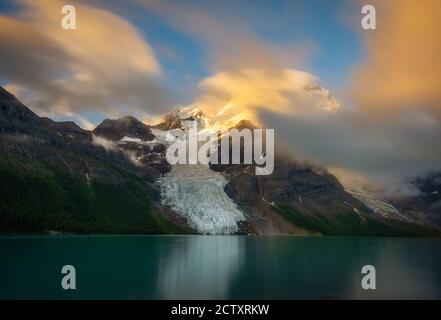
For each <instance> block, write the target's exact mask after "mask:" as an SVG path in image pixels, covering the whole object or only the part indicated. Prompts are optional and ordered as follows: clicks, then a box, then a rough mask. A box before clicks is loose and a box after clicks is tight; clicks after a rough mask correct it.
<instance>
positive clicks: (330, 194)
mask: <svg viewBox="0 0 441 320" xmlns="http://www.w3.org/2000/svg"><path fill="white" fill-rule="evenodd" d="M233 128H236V129H240V130H241V129H244V128H248V129H251V130H254V129H256V126H255V125H254V124H253V123H251V122H250V121H247V120H243V121H240V122H239V123H238V124H237V125H235V126H234V127H233ZM230 147H231V146H230ZM219 149H220V150H221V146H220V145H219ZM241 151H242V152H243V150H241ZM230 154H231V150H230ZM241 158H243V156H241ZM274 162H275V166H274V171H273V173H272V174H271V175H260V176H258V175H255V164H251V165H245V164H243V165H224V164H211V165H210V167H211V168H212V170H215V171H218V172H222V174H223V176H225V177H226V179H227V181H228V184H227V186H226V188H225V191H226V192H227V194H228V195H229V196H230V197H231V198H232V199H234V201H235V202H236V203H237V204H238V205H239V207H240V208H241V209H242V210H243V211H244V212H245V213H246V214H247V217H248V220H249V221H250V223H251V224H252V225H253V227H254V228H255V229H256V230H257V232H258V233H263V234H274V233H295V234H322V235H367V236H391V235H394V236H420V235H436V234H439V231H436V230H432V228H430V227H427V226H424V225H420V224H415V223H411V222H409V221H403V220H401V219H396V218H395V217H394V218H393V219H387V218H384V217H382V216H381V215H377V214H376V213H375V212H374V211H373V210H372V209H370V208H369V207H367V206H366V205H365V204H364V203H363V202H361V201H359V200H358V199H357V198H355V197H354V196H352V195H351V194H349V193H348V192H346V191H345V189H344V188H343V186H342V185H341V184H340V183H339V181H338V180H337V178H335V177H334V176H333V175H331V174H330V173H329V172H327V170H325V169H324V168H317V167H316V166H312V165H310V164H308V163H304V162H303V163H300V162H297V161H296V160H295V159H292V158H291V157H289V156H288V155H286V154H285V153H283V152H280V151H279V152H276V154H275V160H274Z"/></svg>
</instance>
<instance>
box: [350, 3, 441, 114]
mask: <svg viewBox="0 0 441 320" xmlns="http://www.w3.org/2000/svg"><path fill="white" fill-rule="evenodd" d="M369 4H373V5H374V6H375V7H376V12H377V29H376V30H374V31H368V32H366V31H363V32H361V36H362V37H363V39H364V41H365V46H366V50H367V58H366V60H365V61H364V63H363V64H362V65H360V66H359V67H358V68H357V70H356V71H355V73H354V75H353V79H352V80H353V84H354V85H353V86H352V88H351V89H352V92H351V95H352V98H353V100H354V102H355V104H356V105H357V106H359V107H360V108H361V110H363V111H364V112H365V114H366V115H367V116H369V117H376V118H380V117H388V118H390V117H395V116H396V115H397V114H400V113H405V112H408V113H409V112H413V113H426V114H428V115H431V116H434V117H435V118H436V119H438V121H440V122H441V76H440V75H441V59H440V58H439V57H440V55H441V37H440V36H439V35H440V33H441V24H440V19H441V16H440V12H441V2H440V1H438V0H426V1H424V3H422V2H420V1H414V0H388V1H379V0H374V1H369Z"/></svg>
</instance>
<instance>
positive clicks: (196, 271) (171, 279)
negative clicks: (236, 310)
mask: <svg viewBox="0 0 441 320" xmlns="http://www.w3.org/2000/svg"><path fill="white" fill-rule="evenodd" d="M245 239H246V238H244V237H236V236H203V237H198V236H195V237H182V238H176V240H175V241H174V242H173V246H171V247H168V248H167V250H162V252H161V255H160V257H159V262H158V268H159V273H158V286H157V290H158V293H159V295H160V298H165V299H191V298H193V297H198V298H200V299H223V298H225V297H226V296H227V295H228V290H229V286H230V283H231V282H232V279H233V277H234V276H236V275H237V273H238V271H239V270H240V269H241V266H242V264H243V258H244V256H245V246H244V244H245V243H244V241H245Z"/></svg>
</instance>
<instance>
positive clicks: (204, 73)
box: [0, 0, 441, 186]
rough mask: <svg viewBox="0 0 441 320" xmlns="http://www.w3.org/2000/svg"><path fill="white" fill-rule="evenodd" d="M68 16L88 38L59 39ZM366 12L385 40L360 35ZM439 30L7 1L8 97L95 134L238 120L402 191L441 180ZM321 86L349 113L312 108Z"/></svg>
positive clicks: (353, 8) (403, 12)
mask: <svg viewBox="0 0 441 320" xmlns="http://www.w3.org/2000/svg"><path fill="white" fill-rule="evenodd" d="M64 4H72V5H74V6H75V8H76V13H77V29H76V30H70V31H67V30H63V29H62V28H61V25H60V21H61V18H62V14H61V7H62V6H63V5H64ZM364 4H372V5H374V6H375V8H376V12H377V29H376V30H369V31H366V30H362V29H361V27H360V20H361V18H362V15H361V7H362V6H363V5H364ZM439 21H441V2H440V1H438V0H426V1H424V5H421V2H419V1H417V0H402V1H399V0H390V1H380V0H369V1H368V0H355V1H348V0H333V1H330V0H285V1H282V0H274V1H269V0H267V1H263V0H254V1H251V0H236V1H214V0H211V1H208V0H206V1H202V0H201V1H190V0H186V1H179V0H176V1H171V0H161V1H156V0H128V1H116V0H91V1H81V0H76V1H74V0H72V1H69V2H65V1H62V0H42V1H32V0H3V1H1V3H0V85H1V86H4V87H5V88H6V89H8V90H10V91H11V92H13V93H14V94H15V95H16V96H17V97H18V98H19V99H21V100H22V101H23V102H24V103H25V104H26V105H27V106H29V107H30V108H31V109H32V110H34V111H35V112H36V113H37V114H39V115H41V116H50V117H52V118H54V119H56V120H75V121H76V122H77V123H78V124H80V125H81V126H83V127H85V128H88V129H91V128H93V127H94V126H96V125H97V124H98V123H99V122H101V121H102V120H103V119H105V118H117V117H120V116H124V115H127V114H132V115H135V116H136V117H138V118H140V119H142V120H143V121H145V122H146V123H152V122H155V121H157V120H158V117H160V116H161V115H163V114H164V113H166V112H168V111H170V110H171V109H173V108H175V107H176V106H180V105H189V104H195V105H198V106H199V107H201V108H202V109H203V110H204V111H206V112H207V113H209V114H211V115H215V114H218V113H219V112H220V111H221V110H224V109H228V113H229V114H231V113H236V115H238V114H240V115H243V116H246V117H248V118H251V119H252V120H253V121H255V122H257V123H259V124H260V125H262V126H265V127H270V128H274V129H275V130H276V137H278V139H279V140H280V141H281V143H284V144H285V145H286V147H287V149H288V150H290V151H291V152H292V153H293V154H294V155H296V156H297V157H299V158H305V159H308V160H312V161H316V162H318V163H320V164H323V165H325V166H327V167H329V168H331V167H332V168H337V169H341V170H340V172H351V173H357V174H361V175H363V176H366V177H369V179H373V180H377V181H380V183H381V184H383V185H393V186H396V185H397V183H396V181H400V180H402V179H404V178H406V177H409V176H412V175H419V174H422V173H424V172H427V171H428V170H439V169H441V168H440V163H441V161H440V160H441V150H440V149H441V148H440V147H439V140H440V138H441V127H440V123H441V90H440V88H441V77H440V76H439V75H440V74H441V62H440V61H441V60H440V59H439V56H440V54H441V37H440V33H441V24H440V23H439ZM311 83H314V84H319V85H320V86H322V87H324V88H326V89H328V90H329V91H330V92H331V93H332V95H333V96H334V97H335V98H336V99H337V100H339V101H340V107H339V108H338V110H334V111H332V112H328V111H326V110H323V108H322V109H320V108H318V109H317V108H315V107H314V106H313V105H312V102H311V101H308V100H307V99H305V98H304V96H303V95H304V94H303V93H302V90H303V88H304V86H305V85H307V84H311Z"/></svg>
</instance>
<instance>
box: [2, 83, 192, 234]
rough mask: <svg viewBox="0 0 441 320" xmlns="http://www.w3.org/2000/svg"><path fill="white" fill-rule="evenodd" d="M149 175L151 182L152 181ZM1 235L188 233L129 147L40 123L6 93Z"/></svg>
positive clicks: (74, 129) (70, 125) (72, 126)
mask: <svg viewBox="0 0 441 320" xmlns="http://www.w3.org/2000/svg"><path fill="white" fill-rule="evenodd" d="M150 178H151V177H150ZM0 180H1V184H0V232H2V233H14V232H19V233H23V232H25V233H28V232H30V233H48V232H51V231H59V232H67V233H71V232H73V233H182V232H184V230H182V228H180V227H178V226H176V224H175V223H172V222H170V221H169V219H166V218H164V215H162V214H160V212H159V210H158V209H157V208H156V206H155V202H156V200H157V199H158V197H159V192H158V190H157V188H155V186H154V184H153V183H152V182H153V181H150V180H149V177H148V175H146V174H145V173H144V169H143V168H142V167H139V166H136V165H134V164H133V163H132V161H131V160H130V159H129V158H128V157H127V155H126V154H125V152H124V150H119V149H113V150H108V149H107V150H106V149H104V148H103V147H102V146H97V145H96V144H94V143H93V135H92V133H91V132H88V131H86V130H82V129H81V128H79V127H77V126H76V125H75V124H73V123H71V122H61V123H57V122H54V121H52V120H50V119H42V118H39V117H38V116H37V115H36V114H35V113H33V112H32V111H30V110H29V109H28V108H27V107H25V106H24V105H23V104H22V103H20V102H19V101H18V100H17V99H16V98H15V97H14V96H13V95H11V94H10V93H8V92H7V91H6V90H4V89H3V88H0Z"/></svg>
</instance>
